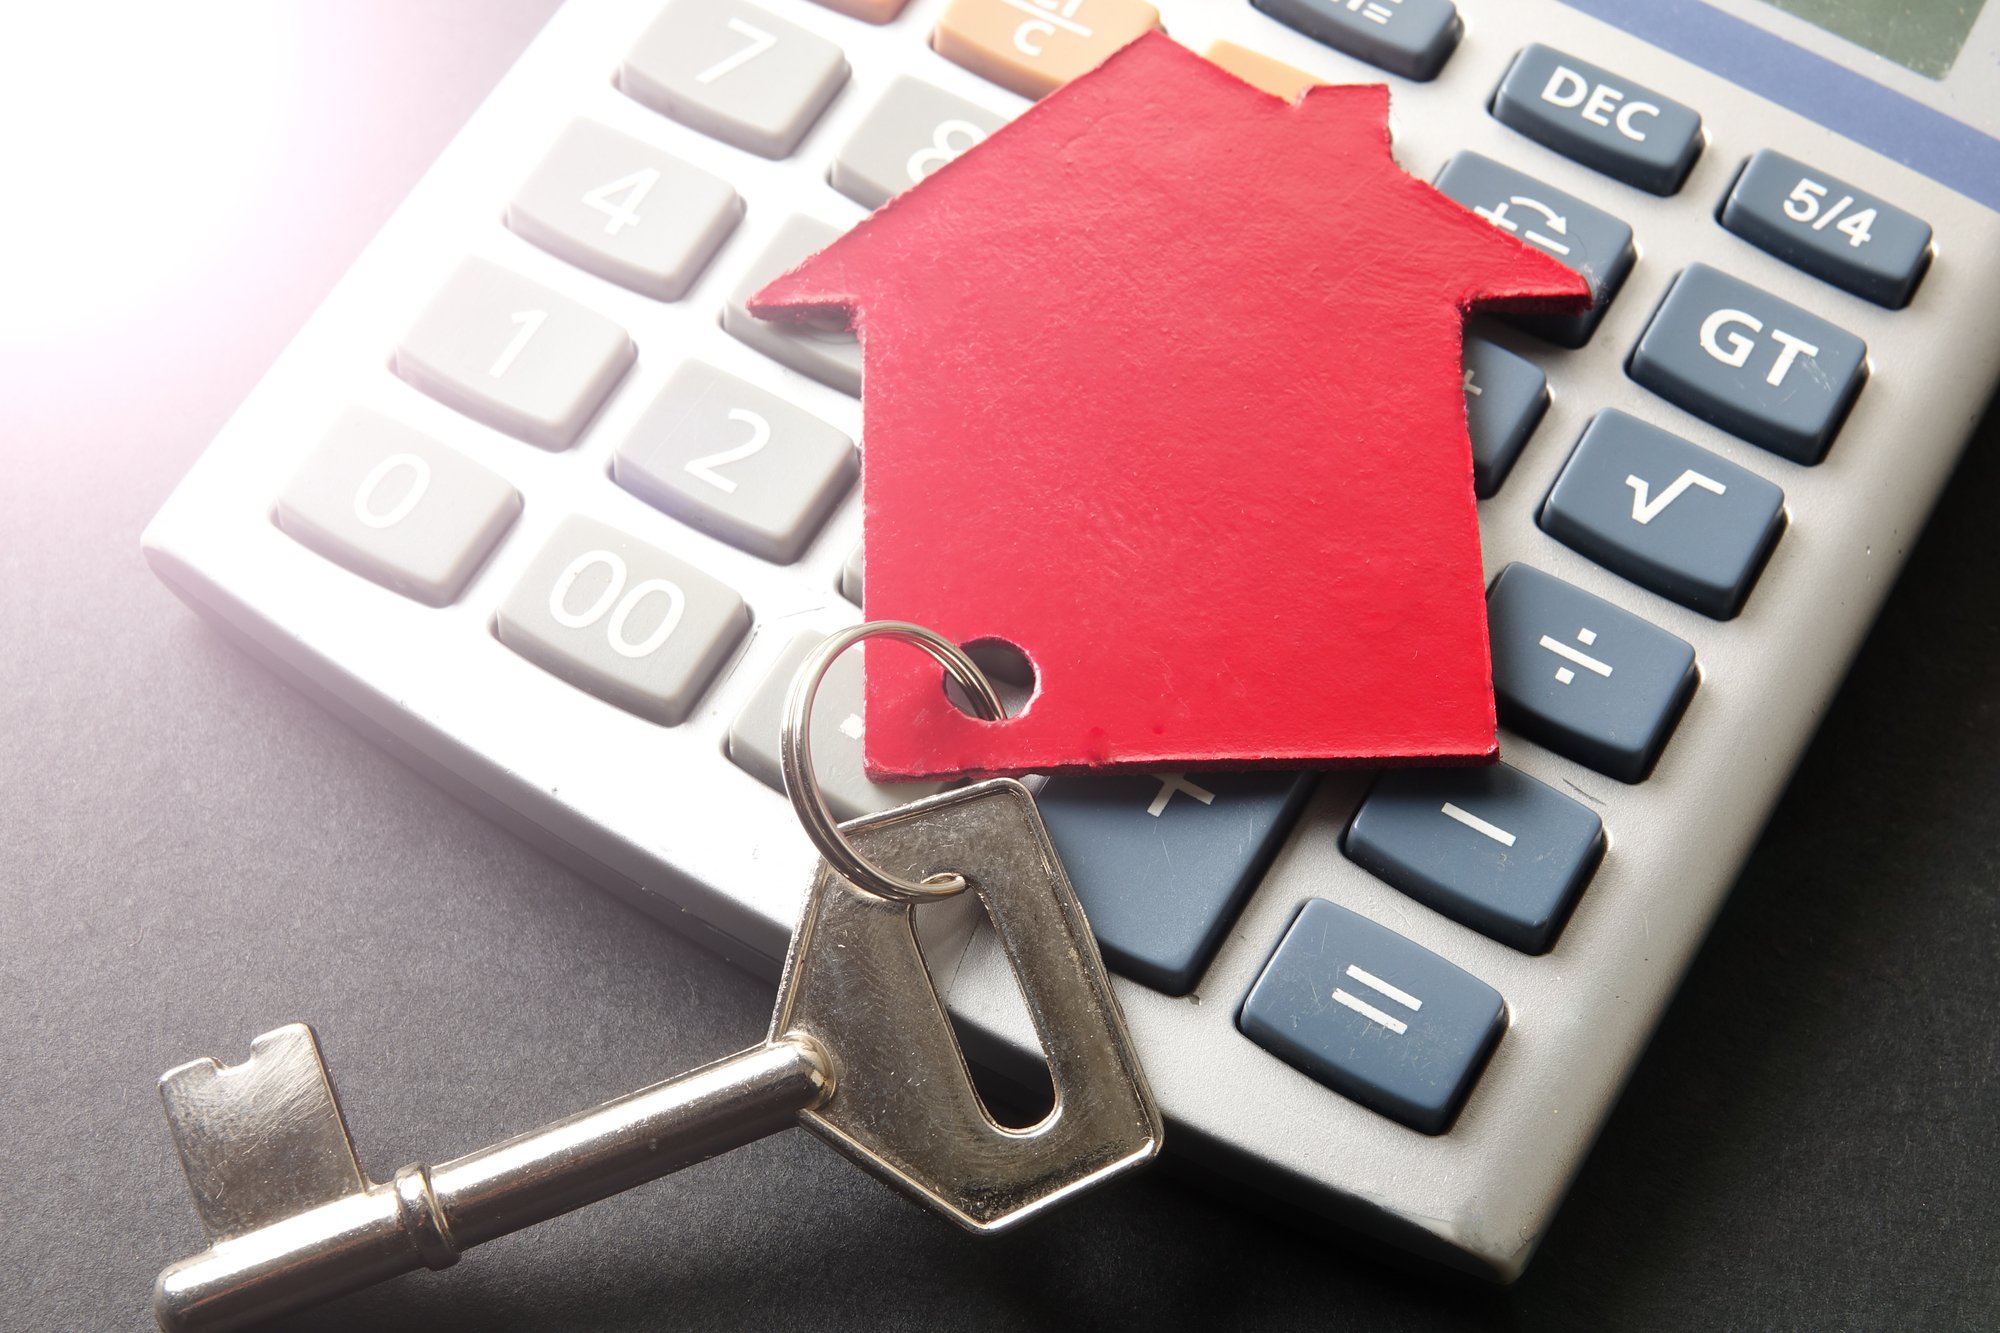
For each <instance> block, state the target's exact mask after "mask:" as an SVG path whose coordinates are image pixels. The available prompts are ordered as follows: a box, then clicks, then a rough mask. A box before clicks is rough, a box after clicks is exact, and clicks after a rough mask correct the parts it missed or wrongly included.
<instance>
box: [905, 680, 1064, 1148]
mask: <svg viewBox="0 0 2000 1333" xmlns="http://www.w3.org/2000/svg"><path fill="white" fill-rule="evenodd" d="M995 683H996V684H998V682H997V681H996V682H995ZM954 909H956V910H954ZM916 925H917V931H916V935H917V947H918V948H919V950H921V951H922V953H923V956H924V967H925V968H926V969H927V970H928V971H929V972H930V974H931V987H932V989H933V990H935V991H936V992H937V997H938V1000H939V1002H940V1003H941V1004H943V1005H944V1007H945V1013H946V1014H947V1015H948V1016H949V1018H950V1019H951V1031H952V1035H953V1037H955V1038H956V1039H957V1041H958V1049H959V1050H960V1051H962V1052H963V1053H964V1055H965V1063H966V1068H967V1070H968V1072H969V1073H970V1074H971V1076H972V1091H973V1092H974V1094H976V1095H977V1096H978V1098H979V1104H980V1105H981V1106H983V1107H985V1108H986V1114H987V1115H988V1116H990V1117H992V1119H993V1123H995V1124H997V1125H999V1126H1001V1127H1002V1128H1005V1129H1032V1128H1034V1127H1035V1126H1036V1125H1039V1124H1041V1123H1042V1121H1044V1120H1046V1119H1048V1118H1049V1114H1050V1112H1052V1111H1054V1110H1055V1106H1056V1089H1055V1082H1054V1080H1053V1079H1051V1078H1050V1076H1049V1065H1048V1058H1047V1056H1046V1054H1045V1053H1044V1052H1043V1050H1042V1048H1041V1045H1040V1042H1039V1040H1038V1039H1037V1038H1035V1036H1034V1031H1035V1025H1034V1020H1033V1019H1032V1018H1031V1017H1030V1015H1029V1013H1028V1001H1027V999H1026V997H1025V996H1023V995H1022V994H1021V983H1020V981H1019V979H1018V978H1016V977H1015V975H1014V969H1013V968H1012V967H1010V966H1008V965H1007V962H1006V957H1005V951H1004V950H1002V949H1001V947H1000V938H999V936H998V935H996V934H995V933H994V931H993V923H992V920H991V918H990V917H988V915H987V912H986V904H985V902H984V901H983V900H982V899H981V898H980V897H979V896H978V895H977V894H976V893H963V894H960V895H958V896H957V897H956V898H953V899H951V900H950V902H949V904H947V903H938V904H935V905H930V906H925V907H920V908H918V909H917V912H916ZM996 973H997V975H996ZM954 995H956V996H957V998H958V1003H956V1004H954V1003H953V1002H952V1001H953V997H954ZM961 1010H964V1011H966V1012H969V1013H973V1014H977V1015H979V1016H980V1018H981V1019H982V1020H983V1023H982V1022H975V1021H970V1020H968V1019H966V1018H964V1017H961V1016H960V1011H961ZM988 1026H990V1027H991V1028H992V1029H993V1030H994V1031H999V1032H1025V1033H1027V1034H1029V1047H1028V1049H1026V1050H1019V1049H1016V1048H1015V1047H1014V1046H1013V1045H1012V1044H1010V1043H1008V1042H1007V1041H1004V1040H1002V1039H1001V1038H999V1037H996V1036H993V1035H991V1034H990V1033H989V1031H988V1030H987V1028H988Z"/></svg>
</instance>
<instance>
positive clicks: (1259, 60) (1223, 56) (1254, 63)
mask: <svg viewBox="0 0 2000 1333" xmlns="http://www.w3.org/2000/svg"><path fill="white" fill-rule="evenodd" d="M1207 56H1208V59H1209V60H1211V61H1213V62H1214V63H1216V64H1218V65H1220V66H1222V67H1223V68H1224V69H1226V70H1228V71H1229V72H1230V73H1231V74H1234V75H1235V76H1236V77H1237V78H1239V79H1241V80H1243V82H1245V83H1247V84H1249V85H1250V86H1251V87H1252V88H1262V89H1263V90H1264V91H1265V92H1267V93H1269V94H1271V96H1273V97H1282V98H1284V99H1285V100H1286V101H1287V102H1296V101H1298V100H1299V94H1300V93H1303V92H1304V91H1305V90H1306V89H1308V88H1313V87H1317V86H1318V85H1320V84H1322V83H1325V82H1326V80H1325V79H1316V78H1314V77H1313V76H1312V75H1310V74H1308V73H1306V72H1305V71H1304V70H1302V69H1296V68H1294V67H1292V66H1291V65H1287V64H1286V63H1285V62H1284V61H1282V60H1273V59H1271V57H1269V56H1267V55H1265V54H1263V53H1262V52H1261V51H1252V50H1251V49H1250V48H1249V47H1247V46H1238V45H1237V44H1236V43H1234V42H1214V43H1211V44H1210V46H1209V48H1208V52H1207Z"/></svg>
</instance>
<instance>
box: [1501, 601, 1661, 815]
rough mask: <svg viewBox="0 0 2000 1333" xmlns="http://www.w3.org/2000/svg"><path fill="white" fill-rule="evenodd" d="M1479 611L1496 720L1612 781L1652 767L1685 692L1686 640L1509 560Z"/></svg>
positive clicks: (1640, 775) (1635, 778)
mask: <svg viewBox="0 0 2000 1333" xmlns="http://www.w3.org/2000/svg"><path fill="white" fill-rule="evenodd" d="M1486 616H1487V626H1488V632H1489V634H1490V635H1491V637H1492V643H1493V693H1494V698H1495V701H1496V702H1497V703H1498V704H1499V712H1500V721H1501V723H1502V724H1503V725H1505V726H1508V727H1512V728H1513V729H1514V730H1515V731H1518V732H1520V733H1521V734H1522V735H1523V736H1526V737H1527V738H1528V739H1530V740H1533V741H1539V742H1540V743H1541V744H1543V745H1546V746H1548V747H1549V748H1550V749H1552V750H1554V751H1556V752H1557V753H1558V754H1563V755H1567V756H1569V757H1570V758H1571V759H1574V760H1576V761H1577V762H1578V763H1580V764H1588V765H1589V766H1590V767H1592V768H1594V769H1596V770H1597V771H1598V772H1600V773H1602V774H1604V775H1605V776H1607V777H1613V778H1617V779H1618V780H1619V781H1620V782H1639V781H1642V780H1644V778H1645V776H1646V775H1647V774H1648V773H1650V772H1652V771H1653V765H1654V764H1655V763H1656V762H1658V760H1659V757H1660V751H1661V749H1663V748H1664V747H1665V746H1666V743H1667V737H1668V736H1669V735H1671V734H1672V732H1673V729H1674V724H1675V723H1677V722H1679V721H1680V716H1681V712H1682V710H1683V709H1685V708H1686V707H1687V701H1688V699H1689V697H1690V696H1691V695H1693V693H1694V687H1695V667H1694V649H1693V648H1692V647H1690V646H1689V645H1688V643H1687V641H1686V640H1684V639H1680V638H1677V637H1675V636H1674V635H1672V634H1669V633H1667V632H1666V631H1665V630H1663V629H1660V628H1658V627H1657V626H1654V625H1649V624H1647V623H1646V622H1645V621H1643V620H1641V619H1639V617H1637V616H1635V615H1633V614H1632V613H1631V612H1629V611H1621V610H1619V609H1618V608H1617V607H1615V606H1613V605H1612V604H1611V603H1609V602H1607V601H1605V600H1604V599H1603V598H1601V597H1593V596H1591V595H1590V594H1589V593H1587V592H1585V591H1584V590H1583V589H1581V588H1576V587H1572V586H1571V585H1569V584H1567V583H1564V582H1563V581H1562V580H1561V579H1557V578H1552V577H1550V576H1549V575H1547V574H1544V573H1542V572H1541V571H1540V570H1538V569H1531V568H1529V567H1528V566H1526V565H1518V564H1516V565H1509V566H1507V567H1506V568H1505V569H1503V570H1501V571H1500V577H1499V578H1497V579H1495V580H1494V581H1493V587H1492V590H1491V591H1490V592H1488V593H1487V595H1486Z"/></svg>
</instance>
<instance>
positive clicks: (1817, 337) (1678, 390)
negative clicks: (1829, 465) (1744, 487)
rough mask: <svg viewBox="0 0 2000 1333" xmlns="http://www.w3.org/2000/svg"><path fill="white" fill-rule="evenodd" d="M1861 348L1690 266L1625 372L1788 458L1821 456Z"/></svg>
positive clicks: (1744, 287)
mask: <svg viewBox="0 0 2000 1333" xmlns="http://www.w3.org/2000/svg"><path fill="white" fill-rule="evenodd" d="M1867 359H1868V345H1867V344H1866V343H1864V342H1862V341H1861V339H1859V338H1857V337H1855V336H1854V335H1853V334H1851V333H1849V332H1848V331H1847V330H1845V329H1842V328H1838V327H1836V326H1835V325H1832V324H1829V323H1828V322H1827V321H1825V320H1823V319H1821V318H1820V317H1819V316H1818V315H1813V314H1808V313H1807V312H1806V311H1804V310H1801V309H1799V307H1797V306H1795V305H1793V304H1792V303H1791V302H1789V301H1781V300H1779V299H1778V298H1777V297H1775V296H1772V295H1771V294H1770V293H1769V292H1764V291H1759V290H1758V289H1757V288H1755V287H1752V286H1751V285H1750V284H1749V283H1747V282H1741V281H1738V280H1737V279H1735V278H1732V277H1730V276H1729V275H1728V274H1726V273H1719V272H1717V271H1716V270H1715V269H1712V268H1710V267H1709V266H1708V265H1706V264H1690V265H1688V266H1687V268H1686V270H1684V271H1683V272H1682V273H1681V275H1680V277H1678V278H1676V279H1674V285H1673V287H1672V288H1671V289H1670V290H1669V291H1668V292H1667V299H1666V300H1665V301H1663V302H1661V304H1660V308H1659V309H1658V310H1657V311H1655V312H1654V314H1653V320H1652V323H1650V324H1648V325H1647V326H1646V332H1645V334H1644V335H1643V336H1642V337H1641V338H1640V339H1639V346H1638V349H1637V350H1636V351H1634V352H1633V353H1632V360H1631V364H1630V366H1629V373H1630V374H1631V376H1632V378H1633V379H1635V380H1637V381H1638V382H1639V383H1641V384H1643V385H1645V386H1646V387H1647V388H1649V389H1651V390H1652V391H1653V392H1654V393H1657V394H1659V395H1660V396H1661V397H1662V398H1664V399H1666V400H1667V401H1668V402H1670V403H1673V404H1674V405H1675V406H1677V407H1682V408H1685V409H1687V410H1688V411H1689V412H1692V413H1694V414H1695V415H1696V416H1698V417H1700V418H1702V419H1703V420H1704V421H1709V422H1713V423H1714V424H1715V425H1718V426H1720V427H1722V428H1723V429H1724V430H1726V431H1731V432H1733V433H1734V434H1737V435H1740V436H1742V437H1743V438H1744V439H1746V440H1748V441H1750V443H1752V444H1754V445H1758V446H1760V447H1762V448H1765V449H1769V450H1770V451H1771V452H1772V453H1774V454H1777V455H1779V456H1780V457H1783V458H1789V459H1791V460H1792V461H1793V462H1794V463H1807V464H1811V463H1817V462H1819V461H1820V460H1821V459H1822V458H1825V457H1826V451H1827V447H1828V446H1829V445H1831V444H1832V443H1833V437H1834V434H1835V432H1837V431H1838V430H1839V429H1840V423H1841V422H1842V421H1843V420H1844V419H1845V418H1846V416H1847V409H1848V408H1850V407H1852V406H1853V405H1854V398H1855V395H1856V394H1858V393H1860V392H1861V383H1862V380H1863V379H1865V378H1866V376H1867Z"/></svg>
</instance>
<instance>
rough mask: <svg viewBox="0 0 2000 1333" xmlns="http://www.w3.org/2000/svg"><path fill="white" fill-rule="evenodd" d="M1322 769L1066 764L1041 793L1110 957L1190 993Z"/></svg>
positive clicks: (1136, 976)
mask: <svg viewBox="0 0 2000 1333" xmlns="http://www.w3.org/2000/svg"><path fill="white" fill-rule="evenodd" d="M1312 779H1313V775H1312V774H1310V773H1135V774H1131V775H1112V776H1089V775H1077V776H1072V775H1058V776H1056V777H1052V778H1050V779H1049V781H1048V785H1047V786H1045V787H1043V788H1042V790H1041V792H1040V793H1038V794H1037V796H1036V799H1035V803H1036V805H1037V806H1038V807H1039V808H1040V810H1041V812H1042V823H1043V824H1044V825H1046V826H1047V828H1048V831H1049V840H1050V841H1051V842H1053V843H1054V844H1055V848H1056V851H1057V852H1058V853H1059V854H1060V855H1061V856H1062V859H1063V865H1064V867H1065V868H1066V869H1067V870H1068V871H1069V878H1070V883H1072V884H1073V885H1075V886H1076V896H1077V900H1078V901H1079V902H1081V903H1082V904H1083V911H1084V915H1085V916H1087V917H1088V918H1090V928H1091V931H1092V933H1094V934H1095V935H1096V936H1097V943H1098V945H1099V947H1100V948H1102V949H1103V951H1104V961H1105V962H1106V963H1108V964H1109V965H1110V966H1111V968H1112V969H1113V970H1114V971H1117V972H1122V973H1123V974H1125V975H1126V976H1128V977H1131V978H1132V979H1133V980H1135V981H1142V982H1144V983H1145V984H1146V985H1148V986H1151V987H1152V988H1153V989H1155V990H1159V991H1164V992H1166V993H1167V994H1168V995H1185V994H1187V993H1188V992H1189V991H1190V990H1193V989H1194V984H1195V981H1196V980H1197V979H1198V978H1199V977H1200V976H1201V970H1202V969H1203V968H1204V967H1206V966H1207V965H1208V960H1209V959H1210V958H1212V957H1213V956H1214V955H1215V950H1216V948H1217V946H1218V945H1220V944H1221V943H1222V937H1223V934H1224V932H1226V931H1227V930H1228V929H1229V925H1230V923H1231V922H1232V921H1234V920H1235V919H1236V913H1237V910H1238V909H1239V908H1240V907H1241V906H1242V905H1243V901H1244V899H1245V898H1247V897H1248V896H1249V894H1250V891H1251V890H1252V889H1254V888H1255V887H1256V886H1257V881H1258V880H1259V879H1261V878H1262V877H1263V874H1264V870H1265V867H1267V866H1269V865H1270V863H1271V858H1272V857H1273V856H1275V855H1276V854H1277V851H1278V847H1279V845H1280V844H1281V843H1282V842H1283V841H1284V837H1285V834H1286V833H1288V832H1290V830H1291V827H1292V824H1293V823H1294V822H1295V821H1296V820H1297V819H1298V814H1299V809H1300V807H1302V806H1303V805H1304V804H1305V798H1306V796H1307V794H1308V793H1309V792H1311V790H1312Z"/></svg>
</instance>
